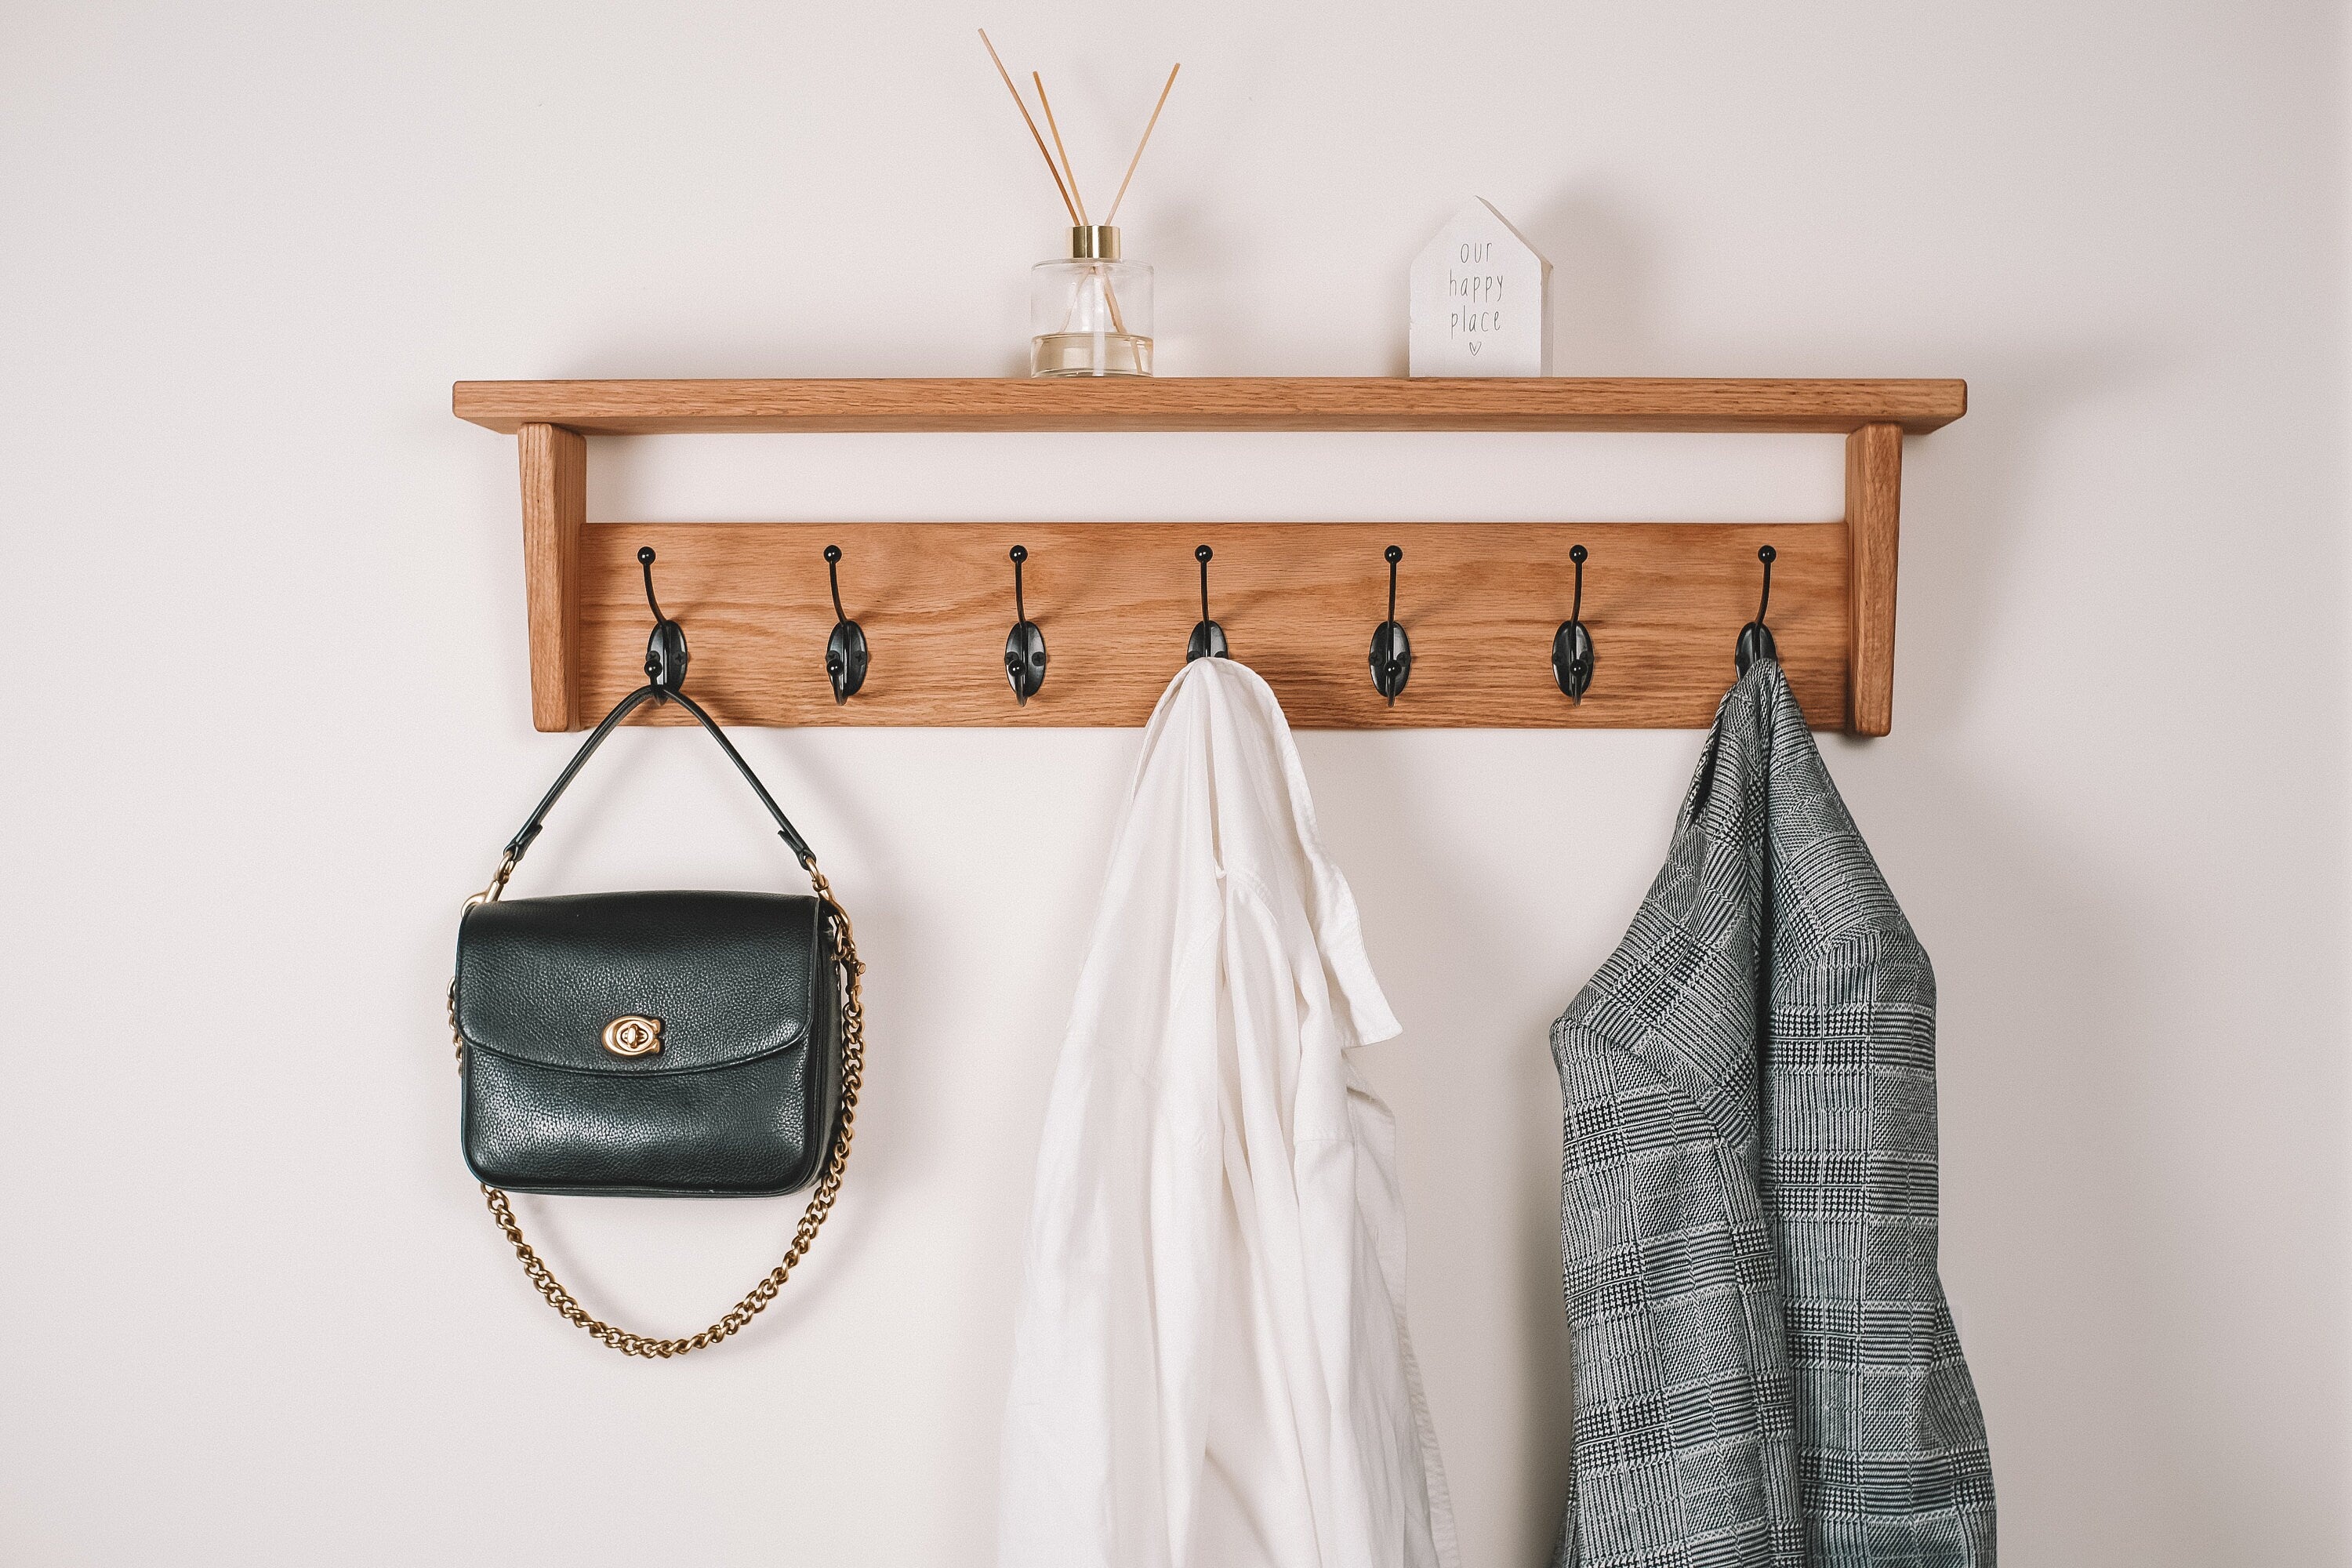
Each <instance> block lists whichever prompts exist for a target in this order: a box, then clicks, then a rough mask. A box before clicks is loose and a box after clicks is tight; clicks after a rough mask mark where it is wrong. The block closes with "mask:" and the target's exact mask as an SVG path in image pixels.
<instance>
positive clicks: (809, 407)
mask: <svg viewBox="0 0 2352 1568" xmlns="http://www.w3.org/2000/svg"><path fill="white" fill-rule="evenodd" d="M453 401H454V405H455V407H456V411H457V416H458V417H460V418H462V419H467V420H471V421H472V422H473V423H475V424H477V425H481V426H487V427H488V428H489V429H492V430H497V431H501V432H504V433H506V434H509V435H514V436H517V437H520V440H519V443H518V444H519V446H520V451H521V464H522V513H523V571H524V582H525V587H526V593H527V597H528V610H529V626H530V677H531V718H532V721H533V722H534V723H535V724H536V725H537V726H538V727H539V728H540V729H541V730H551V731H552V730H579V729H584V728H586V727H587V725H589V724H591V723H593V722H594V721H595V720H596V719H597V718H598V717H600V716H601V715H602V714H603V713H604V710H605V709H607V708H608V707H610V706H611V705H612V704H613V703H614V701H616V700H619V699H620V698H621V697H622V696H623V695H625V693H626V692H627V691H628V690H629V689H631V688H633V687H635V685H637V684H638V683H639V682H640V680H641V679H643V676H642V670H641V665H642V663H643V660H644V655H645V642H646V633H647V631H648V629H649V626H650V622H649V618H648V616H647V615H646V605H645V596H644V593H643V590H642V586H641V584H640V581H639V573H638V566H637V563H636V559H635V552H636V551H637V549H638V547H639V546H641V545H646V544H650V545H652V546H654V548H655V549H656V551H657V552H659V561H660V564H659V567H658V571H659V574H660V588H661V596H662V604H663V606H664V608H665V609H666V610H667V612H668V613H669V614H670V615H672V616H676V617H677V619H678V620H679V621H680V622H681V623H682V624H683V625H684V626H686V627H687V628H688V632H689V634H690V635H691V637H692V639H693V649H694V661H693V666H692V677H691V684H692V689H693V691H694V693H695V695H696V697H697V698H698V700H700V701H701V702H702V703H703V705H704V706H705V707H707V708H709V710H710V711H711V713H712V714H713V716H714V717H716V718H718V719H719V721H721V722H722V723H728V724H783V725H805V724H941V725H1044V726H1047V727H1052V726H1055V725H1079V724H1087V725H1092V724H1112V725H1126V724H1140V723H1142V722H1143V721H1145V720H1146V719H1147V718H1148V717H1149V716H1150V711H1151V708H1152V705H1153V703H1154V702H1156V701H1157V700H1159V697H1160V691H1161V690H1162V689H1164V688H1165V687H1166V685H1167V683H1168V681H1169V679H1170V678H1171V676H1173V675H1174V673H1175V671H1176V670H1177V668H1179V667H1180V666H1181V662H1182V659H1183V649H1184V640H1185V637H1186V634H1187V633H1188V632H1189V631H1190V629H1191V627H1192V624H1193V622H1194V621H1195V620H1197V619H1198V618H1199V614H1200V605H1199V590H1200V584H1199V578H1198V568H1197V566H1196V565H1195V563H1194V561H1193V556H1192V549H1193V546H1194V545H1196V544H1199V543H1203V542H1205V543H1208V544H1210V545H1212V546H1213V548H1214V550H1215V552H1216V554H1215V561H1214V563H1213V567H1212V576H1211V588H1210V592H1211V596H1212V602H1213V613H1214V614H1215V616H1216V618H1217V619H1218V620H1219V621H1220V622H1221V623H1223V626H1225V628H1226V629H1227V631H1228V633H1229V634H1230V636H1231V637H1232V641H1233V654H1234V658H1239V659H1241V660H1242V661H1243V662H1244V663H1246V664H1248V665H1249V666H1250V668H1253V669H1255V670H1256V671H1257V672H1258V673H1259V674H1260V675H1262V676H1264V677H1265V679H1266V680H1267V682H1268V683H1269V684H1270V685H1272V686H1273V688H1274V689H1275V691H1276V694H1277V695H1279V696H1280V698H1281V700H1282V703H1283V706H1284V708H1285V710H1286V711H1287V712H1288V714H1289V716H1290V720H1291V722H1292V723H1293V724H1295V725H1297V727H1299V728H1302V729H1380V728H1402V729H1412V728H1429V727H1439V726H1445V727H1479V726H1502V727H1525V726H1537V725H1547V726H1548V725H1586V726H1601V727H1616V728H1626V727H1645V728H1655V727H1666V728H1700V727H1704V726H1705V725H1706V724H1707V723H1709V722H1710V721H1712V720H1713V718H1714V713H1715V706H1716V702H1717V699H1719V698H1720V697H1721V696H1722V694H1723V691H1724V689H1725V688H1726V686H1727V685H1728V684H1729V682H1730V680H1731V679H1732V673H1733V672H1732V659H1731V652H1732V643H1733V640H1734V637H1735V636H1736V634H1737V633H1738V630H1739V627H1740V626H1741V625H1742V624H1743V623H1745V622H1746V621H1748V619H1750V618H1751V617H1752V616H1754V615H1755V610H1756V599H1757V594H1758V588H1759V567H1758V564H1757V559H1756V551H1757V547H1758V546H1759V544H1762V543H1770V544H1772V545H1773V546H1775V548H1776V552H1777V556H1778V559H1777V561H1776V563H1775V565H1774V575H1773V580H1772V605H1771V614H1770V617H1769V620H1770V625H1771V627H1772V630H1773V634H1774V637H1775V638H1776V639H1777V641H1778V644H1779V648H1780V660H1781V663H1782V665H1783V667H1784V668H1786V670H1787V671H1788V675H1789V679H1790V686H1791V687H1792V688H1793V689H1794V690H1795V692H1796V694H1797V699H1798V700H1799V702H1800V703H1801V704H1802V706H1803V708H1804V710H1805V713H1806V715H1807V716H1808V718H1809V719H1810V720H1811V721H1812V723H1813V725H1814V727H1815V728H1817V729H1844V730H1847V731H1852V732H1853V733H1856V734H1862V735H1884V734H1885V733H1886V732H1887V731H1888V730H1889V728H1890V727H1891V725H1892V724H1893V721H1894V688H1895V555H1896V542H1897V520H1898V517H1899V513H1900V498H1901V491H1902V474H1903V437H1905V436H1906V435H1918V434H1923V433H1925V432H1927V431H1929V430H1934V429H1937V428H1938V427H1939V426H1944V425H1948V424H1949V423H1950V422H1951V421H1953V420H1955V419H1958V417H1960V416H1961V415H1962V414H1963V413H1965V412H1966V410H1967V406H1968V388H1967V385H1966V384H1965V383H1962V382H1958V381H1756V380H1748V381H1683V380H1575V379H1568V378H1557V377H1548V378H1544V379H1540V380H1502V379H1496V380H1483V381H1435V380H1419V381H1413V380H1400V379H1333V378H1314V379H1289V378H1283V379H1266V378H1249V379H1239V378H1233V379H1228V378H1198V379H1165V380H1134V381H1124V380H1108V379H1106V380H1029V381H1015V380H1004V381H947V380H887V381H885V380H872V381H489V382H459V383H458V384H457V387H456V390H455V395H454V399H453ZM992 430H1024V431H1173V430H1376V431H1377V430H1512V431H1529V430H1559V431H1570V430H1585V431H1611V430H1642V431H1749V432H1782V433H1787V432H1796V433H1830V434H1839V435H1843V436H1844V437H1846V470H1845V471H1846V480H1845V497H1846V499H1845V516H1844V518H1843V520H1841V521H1835V522H1822V523H1771V524H1740V523H1731V524H1698V523H1604V524H1586V523H1554V522H1540V523H1517V522H1513V523H1379V524H1370V523H1363V524H1359V523H1314V522H1307V523H1281V522H1266V523H1256V522H1252V523H1202V524H1168V523H1117V522H1111V523H1100V522H1092V523H949V522H931V523H843V524H833V523H715V524H713V523H628V522H614V523H593V524H592V523H590V522H588V521H587V441H586V437H589V436H592V435H656V434H669V433H675V432H688V431H992ZM828 544H838V545H839V546H840V547H841V549H842V552H843V556H842V561H841V588H842V595H843V598H844V600H845V605H846V608H847V610H848V613H849V615H850V616H852V617H853V618H855V619H856V620H857V621H859V622H861V623H862V624H863V626H865V629H866V637H867V638H868V640H869V642H870V644H871V647H872V650H873V663H872V668H871V672H870V673H869V675H868V676H867V678H866V683H865V685H864V687H863V689H861V690H860V691H859V692H858V693H857V694H856V696H854V697H852V698H851V699H850V700H849V701H848V702H847V703H846V704H845V705H836V704H835V701H834V697H833V692H832V689H831V688H830V687H829V686H828V684H827V682H826V679H825V673H824V647H825V639H826V637H827V636H828V634H829V633H830V632H831V630H832V627H833V625H834V609H833V604H832V601H831V599H830V597H829V596H828V592H827V586H826V575H825V565H824V547H825V546H826V545H828ZM1015 544H1021V545H1025V546H1026V547H1027V549H1028V552H1029V554H1028V560H1027V563H1026V565H1025V572H1026V584H1025V586H1026V596H1027V604H1028V610H1029V615H1030V616H1031V618H1032V619H1034V620H1035V621H1036V622H1037V623H1038V624H1039V625H1040V626H1042V627H1043V628H1044V630H1045V637H1046V639H1047V644H1048V647H1049V650H1050V654H1051V663H1050V668H1049V675H1048V678H1047V679H1046V681H1045V686H1044V688H1043V689H1041V690H1040V691H1039V692H1038V693H1037V695H1036V696H1035V697H1034V698H1033V699H1031V700H1030V701H1029V702H1028V703H1027V705H1026V706H1021V705H1017V704H1016V703H1015V702H1014V701H1013V694H1012V692H1011V691H1010V690H1009V689H1008V688H1007V686H1006V683H1005V679H1004V673H1003V645H1004V637H1005V633H1006V630H1007V628H1008V627H1010V626H1011V625H1012V623H1013V578H1012V569H1011V565H1010V563H1009V562H1008V561H1007V559H1006V556H1007V552H1008V551H1009V550H1010V549H1011V547H1012V546H1013V545H1015ZM1391 544H1398V545H1402V547H1403V549H1404V559H1403V562H1402V577H1401V588H1400V594H1399V597H1398V607H1397V618H1398V620H1399V621H1400V622H1401V623H1402V625H1403V626H1405V627H1406V628H1407V630H1408V631H1409V632H1410V634H1411V636H1412V648H1413V665H1412V678H1411V680H1410V683H1409V684H1408V686H1407V688H1406V689H1405V691H1404V693H1403V695H1402V696H1401V697H1400V698H1399V699H1398V700H1397V702H1396V704H1395V705H1394V706H1393V707H1391V706H1390V705H1389V704H1388V703H1387V702H1386V701H1385V700H1383V699H1382V698H1381V696H1380V694H1379V693H1378V692H1377V691H1375V690H1374V689H1373V687H1372V682H1371V679H1370V671H1369V668H1368V666H1367V663H1366V649H1367V647H1368V646H1369V643H1370V635H1371V631H1372V628H1373V627H1374V626H1376V625H1378V624H1379V623H1380V621H1381V618H1382V616H1383V614H1384V611H1385V594H1386V589H1387V582H1388V566H1387V563H1386V562H1385V561H1383V560H1382V557H1381V552H1382V551H1383V550H1384V549H1385V548H1386V547H1387V546H1388V545H1391ZM1578 544H1582V545H1584V546H1586V548H1587V550H1588V552H1589V560H1588V562H1587V563H1586V577H1585V595H1584V605H1583V614H1582V617H1581V618H1582V620H1583V622H1584V624H1585V626H1587V627H1588V628H1590V630H1591V635H1592V637H1593V640H1594V644H1595V650H1594V660H1593V662H1594V674H1593V681H1592V686H1591V690H1590V692H1589V693H1588V694H1587V695H1586V697H1585V699H1584V700H1583V702H1582V703H1581V704H1580V705H1572V704H1571V703H1570V701H1569V700H1568V699H1567V698H1566V697H1564V696H1562V695H1561V694H1560V691H1559V687H1558V685H1557V684H1555V682H1554V679H1553V676H1552V670H1551V667H1550V664H1549V650H1550V646H1551V637H1552V632H1553V629H1554V628H1555V627H1556V626H1558V625H1559V622H1561V621H1562V620H1564V619H1566V618H1567V616H1568V614H1569V606H1570V594H1571V582H1572V574H1573V568H1572V567H1571V565H1570V561H1569V552H1570V548H1571V547H1573V546H1575V545H1578ZM648 718H649V719H650V720H651V721H653V722H664V721H678V720H677V715H675V714H673V713H671V712H670V710H669V709H668V708H667V707H663V708H658V709H656V710H652V711H651V712H650V713H649V714H648Z"/></svg>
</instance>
